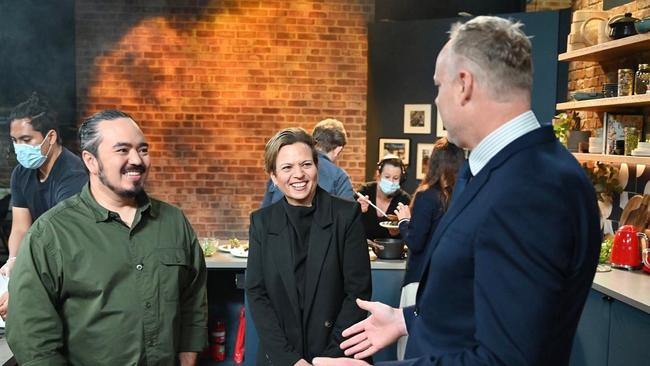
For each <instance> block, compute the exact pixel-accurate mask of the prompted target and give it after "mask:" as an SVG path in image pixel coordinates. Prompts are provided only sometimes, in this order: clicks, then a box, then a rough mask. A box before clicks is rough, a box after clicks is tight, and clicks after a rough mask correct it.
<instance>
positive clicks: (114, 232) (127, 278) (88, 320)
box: [7, 110, 207, 366]
mask: <svg viewBox="0 0 650 366" xmlns="http://www.w3.org/2000/svg"><path fill="white" fill-rule="evenodd" d="M79 137H80V145H81V150H82V159H83V162H84V164H85V167H86V169H87V170H88V173H89V176H90V180H89V184H87V185H85V186H84V188H83V189H82V190H81V192H80V193H78V194H76V195H74V196H73V197H71V198H69V199H67V200H65V201H63V202H62V203H61V204H59V205H57V206H56V207H54V208H53V209H51V210H49V211H48V212H46V213H45V214H43V216H41V218H40V219H39V220H38V221H36V222H35V223H34V225H33V226H32V227H31V228H30V230H29V232H28V233H27V235H26V236H25V239H24V240H23V244H22V249H21V253H20V255H19V256H18V259H17V260H16V266H15V268H14V275H13V276H12V277H11V280H10V281H9V291H10V292H11V297H10V298H9V303H10V304H9V307H10V308H11V311H10V312H9V314H8V317H7V342H8V344H9V346H10V347H11V350H12V351H13V353H14V355H15V357H16V361H17V362H18V363H19V364H21V365H161V366H162V365H169V366H173V365H181V366H194V365H195V364H196V360H197V354H198V352H200V351H202V350H203V347H204V346H205V344H206V342H207V298H206V288H205V285H206V279H207V271H206V267H205V260H204V258H203V251H202V250H201V247H200V246H199V243H198V240H197V238H196V235H195V233H194V230H193V229H192V226H191V225H190V223H189V221H188V220H187V218H186V217H185V215H184V214H183V212H182V211H181V210H180V209H178V208H176V207H174V206H172V205H170V204H167V203H165V202H162V201H159V200H157V199H155V198H151V197H149V196H148V195H147V193H146V192H145V182H146V179H147V176H148V173H149V170H150V168H151V159H150V157H149V145H148V143H147V142H146V140H145V136H144V134H143V133H142V130H141V129H140V127H139V126H138V125H137V124H136V123H135V121H134V120H133V118H131V116H129V115H128V114H126V113H124V112H121V111H118V110H104V111H100V112H97V113H95V114H94V115H93V116H91V117H90V118H88V119H86V120H85V121H84V122H83V124H82V125H81V127H80V129H79Z"/></svg>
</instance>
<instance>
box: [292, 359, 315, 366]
mask: <svg viewBox="0 0 650 366" xmlns="http://www.w3.org/2000/svg"><path fill="white" fill-rule="evenodd" d="M293 366H311V364H310V363H309V362H307V361H305V360H304V359H302V358H301V359H299V360H298V362H296V363H294V364H293Z"/></svg>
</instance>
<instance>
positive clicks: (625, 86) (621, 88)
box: [618, 69, 634, 97]
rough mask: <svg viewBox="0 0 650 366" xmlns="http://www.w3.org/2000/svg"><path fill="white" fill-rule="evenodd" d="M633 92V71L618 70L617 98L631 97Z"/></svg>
mask: <svg viewBox="0 0 650 366" xmlns="http://www.w3.org/2000/svg"><path fill="white" fill-rule="evenodd" d="M633 92H634V70H632V69H618V96H619V97H624V96H627V95H632V93H633Z"/></svg>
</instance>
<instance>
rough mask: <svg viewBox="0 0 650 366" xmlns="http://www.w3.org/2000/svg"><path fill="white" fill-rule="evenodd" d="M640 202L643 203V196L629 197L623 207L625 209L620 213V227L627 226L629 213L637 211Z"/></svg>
mask: <svg viewBox="0 0 650 366" xmlns="http://www.w3.org/2000/svg"><path fill="white" fill-rule="evenodd" d="M642 201H643V196H642V195H640V194H637V195H635V196H633V197H631V198H630V199H629V200H628V201H627V204H626V205H625V207H624V208H623V212H622V213H621V219H620V220H618V221H619V223H620V224H621V226H623V225H627V224H628V221H629V217H630V213H631V212H632V211H634V210H636V209H638V208H639V205H641V202H642Z"/></svg>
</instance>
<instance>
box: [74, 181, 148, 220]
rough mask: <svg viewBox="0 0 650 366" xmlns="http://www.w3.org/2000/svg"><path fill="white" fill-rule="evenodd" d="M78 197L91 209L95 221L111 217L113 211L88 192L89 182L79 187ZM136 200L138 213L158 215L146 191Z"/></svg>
mask: <svg viewBox="0 0 650 366" xmlns="http://www.w3.org/2000/svg"><path fill="white" fill-rule="evenodd" d="M80 197H81V200H82V201H83V202H84V203H85V204H86V206H88V208H89V209H90V210H91V211H92V213H93V215H94V216H95V220H96V222H101V221H107V220H108V219H110V218H111V214H114V212H111V211H109V210H108V209H106V208H105V207H104V206H102V205H100V204H99V203H97V201H96V200H95V197H93V195H92V194H91V193H90V182H88V183H87V184H86V185H84V187H83V188H82V189H81V193H80ZM137 202H138V213H148V214H149V215H150V216H151V217H156V216H158V210H157V209H156V208H155V206H154V205H152V204H151V200H150V199H149V196H147V194H146V193H144V192H142V194H140V195H139V196H138V197H137ZM136 215H137V214H136Z"/></svg>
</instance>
